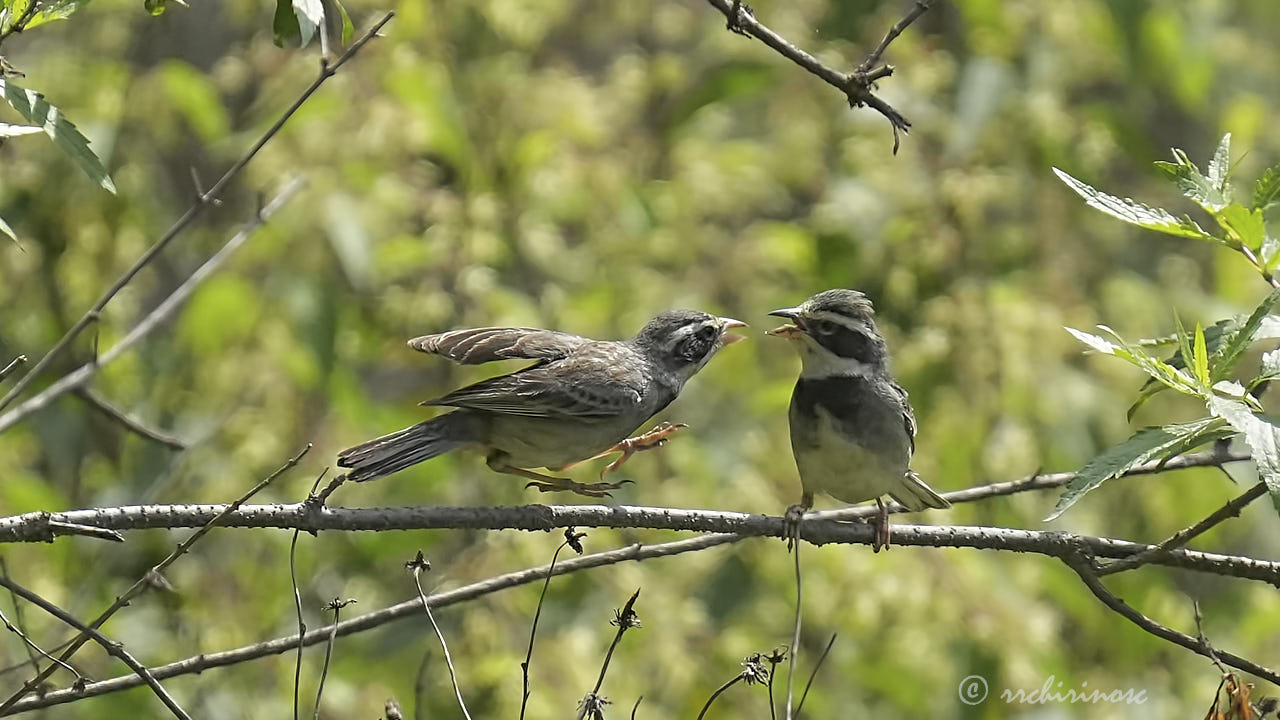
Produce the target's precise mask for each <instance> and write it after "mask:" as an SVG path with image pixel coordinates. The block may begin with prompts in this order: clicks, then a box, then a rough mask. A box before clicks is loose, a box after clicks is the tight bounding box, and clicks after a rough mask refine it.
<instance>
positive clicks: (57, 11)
mask: <svg viewBox="0 0 1280 720" xmlns="http://www.w3.org/2000/svg"><path fill="white" fill-rule="evenodd" d="M88 4H89V0H58V2H55V3H53V4H52V5H49V6H48V7H46V8H45V9H43V10H41V11H40V12H38V13H36V14H35V17H33V18H31V22H29V23H27V24H26V27H24V28H23V29H24V30H31V29H32V28H37V27H40V26H41V25H44V24H45V23H48V22H53V21H54V20H66V19H67V18H69V17H71V16H72V15H74V14H75V13H76V11H77V10H79V9H80V8H82V7H84V6H85V5H88ZM15 17H16V15H15Z"/></svg>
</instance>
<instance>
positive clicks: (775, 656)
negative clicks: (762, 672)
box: [765, 648, 789, 720]
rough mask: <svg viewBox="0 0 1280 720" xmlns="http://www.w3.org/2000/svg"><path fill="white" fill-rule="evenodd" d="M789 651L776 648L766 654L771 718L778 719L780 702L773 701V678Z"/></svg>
mask: <svg viewBox="0 0 1280 720" xmlns="http://www.w3.org/2000/svg"><path fill="white" fill-rule="evenodd" d="M788 652H789V650H788V651H783V650H781V649H780V648H774V650H773V652H771V653H769V654H768V655H766V656H765V659H766V660H768V661H769V720H778V704H777V703H775V702H774V701H773V678H774V677H775V676H777V674H778V663H780V662H782V661H783V660H784V659H785V656H786V654H787V653H788Z"/></svg>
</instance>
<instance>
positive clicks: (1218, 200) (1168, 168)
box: [1154, 149, 1227, 213]
mask: <svg viewBox="0 0 1280 720" xmlns="http://www.w3.org/2000/svg"><path fill="white" fill-rule="evenodd" d="M1173 158H1174V162H1163V161H1156V162H1155V163H1154V164H1155V166H1156V169H1157V170H1161V171H1163V172H1164V174H1165V175H1168V176H1169V179H1170V180H1172V181H1173V184H1174V185H1176V186H1177V188H1178V190H1180V191H1181V192H1182V194H1183V195H1185V196H1187V197H1188V198H1190V199H1191V200H1194V201H1195V202H1196V204H1197V205H1199V206H1200V207H1202V208H1204V209H1205V210H1207V211H1209V212H1211V213H1212V212H1217V211H1218V210H1221V209H1222V208H1223V207H1226V204H1227V201H1226V198H1224V197H1223V196H1222V193H1220V192H1218V189H1217V188H1215V187H1214V186H1213V183H1212V182H1210V180H1209V178H1207V177H1205V176H1204V175H1202V174H1201V173H1200V168H1198V167H1196V165H1195V163H1193V162H1191V160H1190V159H1189V158H1187V156H1186V154H1185V153H1183V152H1182V151H1181V150H1176V149H1175V150H1174V151H1173Z"/></svg>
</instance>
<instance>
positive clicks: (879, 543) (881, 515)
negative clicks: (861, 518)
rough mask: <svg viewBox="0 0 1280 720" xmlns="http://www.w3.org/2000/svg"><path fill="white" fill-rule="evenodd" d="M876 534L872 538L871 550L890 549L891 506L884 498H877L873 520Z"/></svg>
mask: <svg viewBox="0 0 1280 720" xmlns="http://www.w3.org/2000/svg"><path fill="white" fill-rule="evenodd" d="M873 524H874V525H875V535H874V536H872V538H871V551H872V552H880V550H881V549H884V550H888V549H889V507H888V506H887V505H885V504H884V500H881V499H880V498H876V516H875V520H874V521H873Z"/></svg>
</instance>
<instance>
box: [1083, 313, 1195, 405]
mask: <svg viewBox="0 0 1280 720" xmlns="http://www.w3.org/2000/svg"><path fill="white" fill-rule="evenodd" d="M1098 328H1099V329H1101V330H1104V331H1106V332H1107V333H1108V334H1110V335H1111V336H1112V337H1114V338H1115V339H1116V341H1117V342H1118V343H1119V344H1116V343H1112V342H1110V341H1108V340H1106V339H1104V338H1102V337H1099V336H1097V335H1090V334H1089V333H1085V332H1080V331H1079V330H1075V329H1072V328H1067V332H1069V333H1071V334H1072V335H1074V336H1075V337H1076V339H1078V340H1080V341H1081V342H1083V343H1085V344H1087V345H1089V346H1090V347H1092V348H1094V349H1095V350H1097V351H1098V352H1101V353H1104V354H1107V355H1114V356H1115V357H1118V358H1120V359H1122V360H1126V361H1128V362H1129V363H1130V364H1131V365H1134V366H1136V367H1138V368H1141V369H1142V371H1143V372H1145V373H1146V374H1148V375H1150V376H1151V377H1152V378H1154V379H1156V380H1158V381H1160V382H1161V383H1164V384H1165V385H1167V386H1169V387H1171V388H1173V389H1174V390H1177V391H1178V392H1181V393H1185V394H1187V395H1196V396H1198V397H1200V396H1203V395H1204V394H1205V392H1206V391H1207V388H1202V387H1200V385H1199V384H1197V383H1196V381H1195V379H1194V378H1192V377H1191V376H1190V375H1188V374H1187V373H1185V372H1183V371H1182V369H1181V368H1176V367H1174V366H1172V365H1170V364H1169V363H1166V362H1163V361H1161V360H1157V359H1156V358H1153V357H1151V356H1150V355H1148V354H1147V353H1146V352H1144V351H1143V350H1142V349H1141V348H1137V347H1134V346H1132V345H1129V344H1128V343H1126V342H1125V341H1124V339H1123V338H1121V337H1120V336H1119V335H1117V334H1116V331H1114V330H1112V329H1111V328H1109V327H1107V326H1106V325H1099V326H1098Z"/></svg>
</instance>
